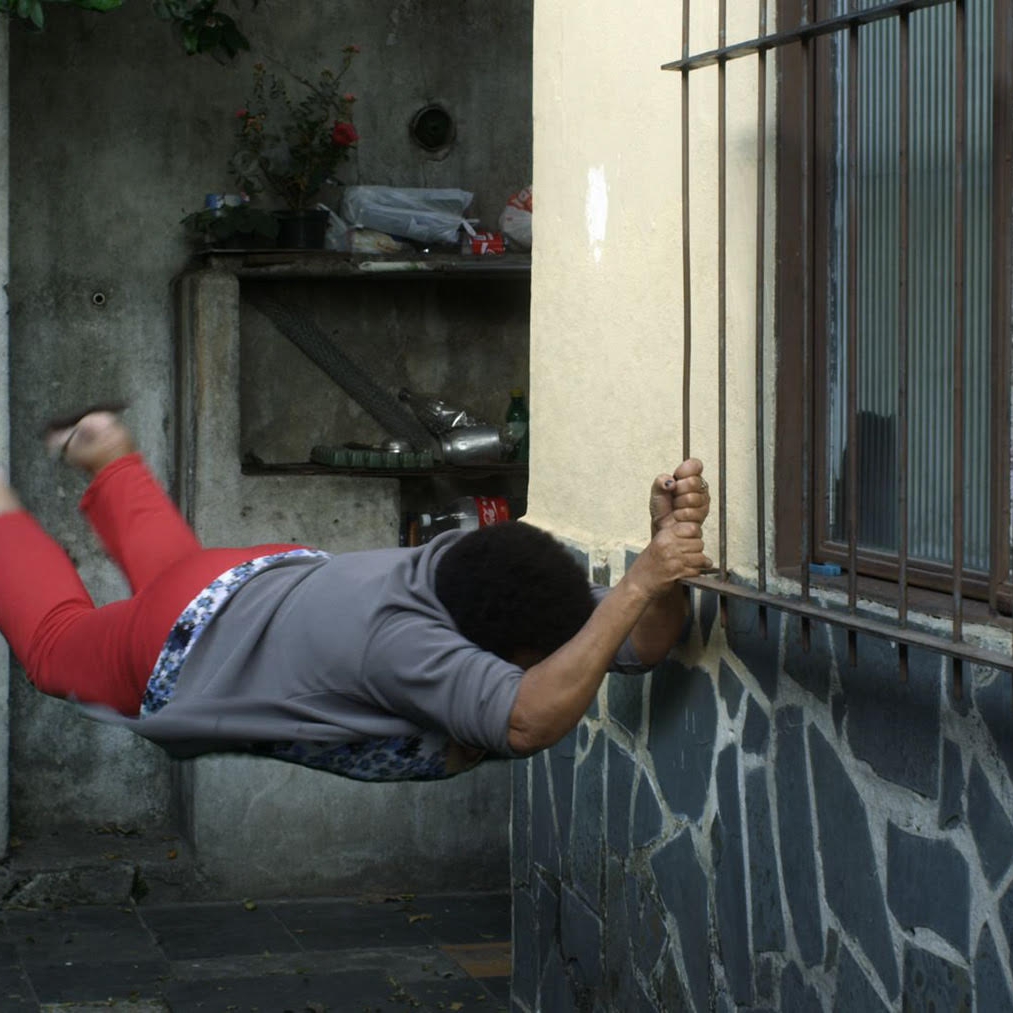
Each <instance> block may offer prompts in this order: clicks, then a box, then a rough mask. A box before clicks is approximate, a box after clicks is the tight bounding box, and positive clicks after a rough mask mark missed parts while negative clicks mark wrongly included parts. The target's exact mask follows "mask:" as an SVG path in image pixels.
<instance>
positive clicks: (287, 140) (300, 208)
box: [231, 46, 359, 247]
mask: <svg viewBox="0 0 1013 1013" xmlns="http://www.w3.org/2000/svg"><path fill="white" fill-rule="evenodd" d="M358 52H359V47H358V46H345V48H344V51H343V60H342V64H341V67H340V68H339V69H338V70H337V71H334V70H331V69H325V70H322V71H321V72H320V75H319V77H318V79H317V81H316V82H313V81H309V80H307V79H305V78H302V77H299V76H297V75H296V74H293V73H291V72H287V77H288V78H291V80H292V81H294V82H296V83H297V84H298V85H299V86H300V87H301V88H302V89H303V95H302V97H301V98H299V99H294V98H292V97H291V96H290V94H289V90H288V86H287V83H286V80H284V79H282V78H281V77H279V76H278V75H277V74H273V73H269V72H268V71H267V69H266V68H265V67H264V64H262V63H257V64H255V65H254V68H253V94H252V98H251V100H250V102H249V103H248V105H247V106H246V107H244V108H242V109H240V110H239V111H238V112H237V113H236V117H237V120H238V124H237V130H236V150H235V153H234V154H233V156H232V160H231V169H232V173H233V175H234V177H235V179H236V182H237V183H238V185H239V187H240V188H241V189H242V190H244V191H246V192H247V193H249V194H259V193H264V192H268V193H271V194H273V195H274V196H275V197H277V198H279V199H280V200H281V201H282V202H283V203H284V204H285V208H284V210H280V211H277V212H276V214H277V216H278V219H279V224H280V232H279V236H278V244H279V245H280V246H296V247H307V246H318V247H322V246H323V240H324V234H325V232H326V229H327V218H328V215H327V212H326V211H324V210H320V209H317V208H316V207H314V205H315V203H316V197H317V194H318V193H319V191H320V188H321V187H322V186H323V185H324V183H326V182H328V181H331V180H333V177H334V173H335V172H336V171H337V167H338V165H339V163H340V162H342V161H344V160H346V159H347V158H348V156H349V154H350V153H351V151H352V149H353V148H354V147H355V144H356V142H357V141H358V139H359V134H358V132H357V131H356V129H355V125H354V124H353V123H352V106H353V105H354V103H355V96H354V95H352V94H351V93H349V92H345V91H343V90H342V79H343V78H344V76H345V74H346V73H347V71H348V68H349V67H350V66H351V63H352V60H353V58H354V57H355V54H356V53H358Z"/></svg>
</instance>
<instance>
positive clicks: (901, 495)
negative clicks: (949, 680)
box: [897, 10, 911, 682]
mask: <svg viewBox="0 0 1013 1013" xmlns="http://www.w3.org/2000/svg"><path fill="white" fill-rule="evenodd" d="M898 28H899V33H900V37H899V40H898V45H899V60H898V63H899V74H900V81H899V83H900V96H899V102H900V111H899V112H900V115H899V121H900V122H899V124H898V130H897V133H898V135H899V137H898V152H897V154H898V170H899V176H900V193H899V195H898V204H899V209H898V210H899V214H898V228H897V231H898V242H897V261H898V265H897V272H898V276H899V280H898V286H897V428H898V434H897V439H898V443H899V446H898V448H897V456H898V459H899V463H900V474H899V476H898V483H897V513H898V533H899V544H898V546H897V553H898V557H899V560H898V564H899V565H898V574H897V580H898V583H899V584H900V589H899V590H900V600H899V602H898V605H897V620H898V622H899V624H900V626H901V627H904V626H907V612H908V582H907V562H908V212H909V201H910V190H909V183H910V175H909V173H910V166H909V162H908V143H909V130H910V128H911V92H910V80H909V74H910V45H909V33H908V30H909V18H908V12H907V11H906V10H904V11H901V13H900V23H899V25H898ZM898 653H899V659H898V660H899V662H900V677H901V681H902V682H907V677H908V667H907V666H908V651H907V644H901V645H900V646H899V649H898Z"/></svg>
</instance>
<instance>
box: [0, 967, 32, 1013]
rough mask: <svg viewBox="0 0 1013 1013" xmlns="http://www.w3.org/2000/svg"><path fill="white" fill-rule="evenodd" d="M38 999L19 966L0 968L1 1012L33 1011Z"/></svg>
mask: <svg viewBox="0 0 1013 1013" xmlns="http://www.w3.org/2000/svg"><path fill="white" fill-rule="evenodd" d="M38 1008H39V1003H38V1000H37V999H36V997H35V992H34V990H33V989H32V986H31V983H30V982H29V980H28V976H27V975H26V974H25V973H24V971H22V970H21V968H20V967H17V966H15V967H2V968H0V1010H3V1013H35V1011H36V1010H38Z"/></svg>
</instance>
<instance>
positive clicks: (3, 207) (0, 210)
mask: <svg viewBox="0 0 1013 1013" xmlns="http://www.w3.org/2000/svg"><path fill="white" fill-rule="evenodd" d="M8 52H9V49H8V33H7V25H6V23H0V467H4V468H5V469H6V466H7V462H8V461H9V460H10V379H9V369H8V365H7V360H8V354H7V352H8V346H9V339H10V333H9V329H8V324H7V281H8V279H9V277H10V237H9V233H8V203H9V192H10V172H9V170H10V144H9V141H10V132H9V122H10V120H9V117H8V102H9V98H10V88H9V81H8V75H7V66H8ZM9 729H10V663H9V658H8V656H7V653H6V652H5V651H0V854H2V853H3V852H5V851H6V850H7V840H8V837H9V836H10V807H9V805H8V785H9V783H10V781H9V777H8V775H9V772H10V734H9Z"/></svg>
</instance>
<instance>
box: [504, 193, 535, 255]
mask: <svg viewBox="0 0 1013 1013" xmlns="http://www.w3.org/2000/svg"><path fill="white" fill-rule="evenodd" d="M531 207H532V205H531V187H530V186H526V187H525V188H524V189H523V190H518V191H517V193H515V194H512V195H511V197H510V199H509V200H508V201H507V204H506V207H505V208H504V209H503V213H502V214H501V215H500V216H499V229H500V232H502V233H503V234H504V235H505V236H506V237H507V239H509V240H510V241H511V242H512V243H515V244H516V245H517V246H521V247H523V248H524V249H525V250H530V249H531Z"/></svg>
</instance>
